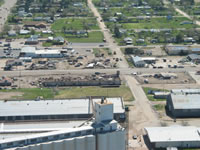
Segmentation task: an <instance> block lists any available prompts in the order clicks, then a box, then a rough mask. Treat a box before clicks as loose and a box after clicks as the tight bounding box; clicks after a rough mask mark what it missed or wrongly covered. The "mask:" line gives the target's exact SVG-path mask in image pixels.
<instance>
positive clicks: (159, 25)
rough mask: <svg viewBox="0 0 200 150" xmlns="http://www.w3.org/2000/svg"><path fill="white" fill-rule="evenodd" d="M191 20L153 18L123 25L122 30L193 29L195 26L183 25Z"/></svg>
mask: <svg viewBox="0 0 200 150" xmlns="http://www.w3.org/2000/svg"><path fill="white" fill-rule="evenodd" d="M184 21H189V22H191V20H189V19H187V18H185V17H177V18H175V17H174V18H173V19H172V20H167V19H166V18H165V17H160V18H151V19H144V20H140V21H135V23H122V28H124V29H164V28H168V29H169V28H172V29H176V28H186V29H189V28H193V27H195V25H194V24H184V25H181V23H182V22H184Z"/></svg>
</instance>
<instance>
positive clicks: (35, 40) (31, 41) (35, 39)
mask: <svg viewBox="0 0 200 150" xmlns="http://www.w3.org/2000/svg"><path fill="white" fill-rule="evenodd" d="M38 43H39V41H38V37H37V36H31V37H30V38H28V39H27V40H26V41H25V44H27V45H35V44H38Z"/></svg>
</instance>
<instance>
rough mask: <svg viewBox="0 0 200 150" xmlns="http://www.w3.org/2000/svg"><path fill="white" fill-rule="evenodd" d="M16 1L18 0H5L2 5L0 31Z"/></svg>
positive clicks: (0, 8)
mask: <svg viewBox="0 0 200 150" xmlns="http://www.w3.org/2000/svg"><path fill="white" fill-rule="evenodd" d="M16 2H17V0H5V3H4V4H3V5H2V6H1V7H0V32H1V31H2V29H3V26H4V24H5V22H6V20H7V17H8V15H9V13H10V10H11V8H12V7H13V6H14V5H15V3H16Z"/></svg>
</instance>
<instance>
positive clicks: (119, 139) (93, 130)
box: [0, 99, 126, 150]
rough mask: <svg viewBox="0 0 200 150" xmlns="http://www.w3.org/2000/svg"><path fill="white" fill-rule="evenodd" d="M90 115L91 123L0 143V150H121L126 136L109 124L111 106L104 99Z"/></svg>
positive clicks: (97, 103)
mask: <svg viewBox="0 0 200 150" xmlns="http://www.w3.org/2000/svg"><path fill="white" fill-rule="evenodd" d="M94 114H95V119H93V120H92V121H91V122H87V123H86V125H83V126H81V127H77V128H72V129H60V130H57V131H50V132H45V133H38V134H32V135H27V136H21V137H17V138H8V139H3V140H0V149H8V150H11V149H12V150H38V149H40V150H50V149H51V150H125V147H126V140H125V136H126V132H125V129H124V128H122V127H121V126H120V125H119V124H118V123H117V121H115V120H113V104H112V103H111V102H109V101H107V100H104V99H102V100H101V101H98V102H96V103H95V111H94ZM1 132H3V131H0V133H1ZM6 132H9V131H6ZM10 132H11V131H10ZM13 132H15V131H13ZM23 132H24V133H25V131H23Z"/></svg>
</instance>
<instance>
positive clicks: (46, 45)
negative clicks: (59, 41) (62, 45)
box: [42, 42, 53, 47]
mask: <svg viewBox="0 0 200 150" xmlns="http://www.w3.org/2000/svg"><path fill="white" fill-rule="evenodd" d="M52 45H53V44H52V43H51V42H44V43H42V46H43V47H50V46H52Z"/></svg>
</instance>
